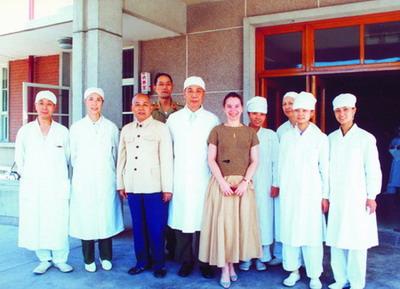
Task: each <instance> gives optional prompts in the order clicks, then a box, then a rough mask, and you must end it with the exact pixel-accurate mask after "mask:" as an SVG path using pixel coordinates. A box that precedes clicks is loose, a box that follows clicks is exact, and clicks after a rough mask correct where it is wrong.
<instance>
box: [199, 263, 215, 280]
mask: <svg viewBox="0 0 400 289" xmlns="http://www.w3.org/2000/svg"><path fill="white" fill-rule="evenodd" d="M200 272H201V276H203V277H204V278H206V279H212V278H214V277H215V273H214V270H213V268H212V267H211V266H200Z"/></svg>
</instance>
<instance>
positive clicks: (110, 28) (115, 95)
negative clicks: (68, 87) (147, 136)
mask: <svg viewBox="0 0 400 289" xmlns="http://www.w3.org/2000/svg"><path fill="white" fill-rule="evenodd" d="M122 5H123V0H113V1H109V0H74V13H73V14H74V16H73V49H72V75H73V76H72V95H73V96H72V119H73V121H76V120H79V119H81V118H82V116H84V115H85V109H84V105H83V100H82V98H83V93H84V91H85V89H86V88H88V87H93V86H95V87H100V88H102V89H103V90H104V92H105V103H104V108H103V113H104V115H105V116H106V117H107V118H109V119H110V120H112V121H113V122H114V123H115V124H116V125H117V126H118V127H121V124H122Z"/></svg>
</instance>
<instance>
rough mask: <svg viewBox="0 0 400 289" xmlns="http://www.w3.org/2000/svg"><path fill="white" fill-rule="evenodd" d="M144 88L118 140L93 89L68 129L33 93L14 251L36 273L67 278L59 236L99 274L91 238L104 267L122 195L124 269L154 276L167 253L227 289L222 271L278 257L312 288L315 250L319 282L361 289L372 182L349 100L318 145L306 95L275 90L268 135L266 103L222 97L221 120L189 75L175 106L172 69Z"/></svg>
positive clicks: (43, 96)
mask: <svg viewBox="0 0 400 289" xmlns="http://www.w3.org/2000/svg"><path fill="white" fill-rule="evenodd" d="M154 91H155V93H156V94H157V95H158V102H157V103H155V104H152V102H151V100H150V97H149V96H148V95H146V94H141V93H139V94H136V95H135V96H134V97H133V99H132V112H133V114H134V117H135V118H134V121H133V122H131V123H129V124H127V125H126V126H124V127H123V128H122V131H121V133H120V137H118V129H117V127H116V126H115V125H114V124H113V123H112V122H111V121H109V120H107V119H106V118H105V117H104V116H103V115H102V113H101V111H102V107H103V105H104V102H105V95H104V92H103V91H102V90H101V89H100V88H89V89H87V90H86V91H85V94H84V102H85V105H86V111H87V115H86V117H84V118H83V119H82V120H80V121H78V122H76V123H74V124H73V125H72V126H71V128H70V132H69V133H68V130H67V129H66V128H65V127H63V126H62V125H60V124H58V123H57V122H55V121H53V120H52V115H53V112H54V110H55V106H56V103H57V99H56V97H55V95H54V94H53V93H52V92H50V91H41V92H39V93H38V94H37V95H36V99H35V107H36V111H37V113H38V117H37V119H36V120H35V121H33V122H30V123H28V124H27V125H25V126H23V127H22V128H21V129H20V131H19V132H18V135H17V140H16V162H17V165H18V169H19V172H20V174H21V183H20V227H19V246H21V247H25V248H28V249H30V250H34V251H35V252H36V255H37V257H38V258H39V260H40V263H39V265H38V266H37V267H36V268H35V269H34V271H33V272H34V273H35V274H43V273H45V272H46V271H47V270H48V269H49V268H50V267H51V266H53V265H54V266H55V267H56V268H58V269H59V270H60V271H62V272H70V271H72V270H73V268H72V267H71V266H70V265H69V264H67V258H68V248H69V246H68V235H70V236H72V237H75V238H78V239H81V240H82V251H83V259H84V264H85V269H86V270H87V271H89V272H95V271H96V269H97V268H96V261H95V253H94V251H95V246H94V245H95V241H96V240H98V247H99V255H100V256H99V257H100V264H101V266H102V268H103V269H104V270H111V268H112V262H111V261H112V237H113V236H115V235H116V234H118V233H119V232H121V231H122V230H123V222H122V212H121V202H120V200H121V199H127V200H128V204H129V207H130V212H131V217H132V232H133V238H134V250H135V256H136V264H135V265H134V266H133V267H132V268H130V269H129V271H128V273H129V274H131V275H137V274H140V273H142V272H143V271H146V270H150V269H152V270H153V275H154V276H155V277H157V278H163V277H164V276H165V275H166V273H167V271H166V267H165V262H166V256H169V257H171V258H173V259H174V260H177V261H178V262H180V264H181V266H180V268H179V271H178V275H179V276H181V277H186V276H188V275H190V274H191V273H192V271H193V270H194V267H195V264H198V267H199V270H200V272H201V274H202V276H203V277H205V278H213V277H214V269H213V268H214V267H215V266H216V267H218V268H220V269H221V277H220V280H219V283H220V285H221V286H222V287H224V288H229V287H230V285H231V282H236V281H237V280H238V274H237V272H236V271H235V270H236V268H235V266H234V264H236V263H240V264H239V268H240V269H241V270H244V271H247V270H249V269H250V267H251V265H252V261H253V260H254V261H255V267H256V269H257V270H259V271H263V270H266V264H270V265H277V264H280V263H282V264H283V268H284V269H285V270H286V271H288V272H289V275H288V277H287V278H285V279H284V280H283V284H284V285H286V286H289V287H290V286H294V285H295V284H296V282H297V281H298V280H300V273H299V268H300V267H301V266H303V265H304V266H305V269H306V273H307V276H308V277H309V278H310V284H309V285H310V288H312V289H317V288H322V284H321V282H320V279H319V277H320V275H321V273H322V271H323V266H322V259H323V242H326V245H328V246H330V247H331V267H332V271H333V274H334V278H335V282H334V283H333V284H331V285H329V288H331V289H338V288H344V287H347V286H351V288H352V289H362V288H364V286H365V274H366V261H367V249H368V248H370V247H372V246H376V245H377V244H378V236H377V226H376V216H375V210H376V202H375V197H376V195H377V194H378V193H379V192H380V189H381V178H382V176H381V170H380V164H379V158H378V152H377V148H376V141H375V138H374V137H373V136H372V135H371V134H369V133H368V132H366V131H365V130H363V129H361V128H359V127H358V126H357V125H356V124H355V123H354V116H355V113H356V97H355V96H354V95H352V94H348V93H345V94H340V95H338V96H337V97H336V98H335V99H334V100H333V103H332V104H333V111H334V115H335V117H336V120H337V121H338V123H339V126H340V127H339V129H338V130H336V131H334V132H333V133H331V134H330V135H329V137H328V136H326V135H325V134H324V133H323V132H321V130H320V129H319V128H318V127H317V126H316V125H315V124H313V123H312V122H311V119H312V117H313V114H314V111H315V104H316V98H315V97H314V96H313V95H312V94H311V93H308V92H300V93H296V92H288V93H286V94H285V95H284V97H283V100H282V108H283V112H284V113H285V115H286V116H287V117H288V121H287V122H286V123H284V124H283V125H281V126H280V127H279V129H278V130H277V132H276V133H275V132H274V131H272V130H270V129H266V128H264V125H265V121H266V116H267V113H268V105H267V100H266V98H264V97H258V96H255V97H252V98H251V99H250V100H249V101H248V102H247V103H246V104H244V103H243V99H242V97H241V96H240V95H239V94H237V93H234V92H231V93H228V94H227V95H226V96H225V97H224V99H223V103H222V106H223V111H224V113H225V116H226V120H225V122H223V123H220V121H219V119H218V117H217V116H216V115H214V114H213V113H211V112H210V111H207V110H206V109H204V106H203V103H204V100H205V94H206V85H205V83H204V81H203V79H201V78H200V77H197V76H191V77H188V78H187V79H186V80H185V82H184V85H183V95H184V99H185V105H184V106H181V105H179V104H178V103H176V102H174V101H173V100H172V97H171V94H172V91H173V80H172V78H171V76H170V75H168V74H166V73H160V74H157V75H156V77H155V80H154ZM245 108H246V111H247V113H248V117H249V120H250V122H249V124H248V125H245V124H243V123H242V117H243V115H242V114H243V112H244V110H245ZM69 163H70V164H71V166H72V177H71V182H70V181H69V174H68V164H69ZM70 184H71V185H72V186H71V188H70ZM116 192H118V193H116ZM327 213H328V214H329V215H328V216H329V217H328V223H326V220H325V215H326V214H327ZM166 250H167V253H168V254H167V255H166V252H165V251H166ZM267 262H268V263H267Z"/></svg>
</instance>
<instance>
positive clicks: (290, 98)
mask: <svg viewBox="0 0 400 289" xmlns="http://www.w3.org/2000/svg"><path fill="white" fill-rule="evenodd" d="M297 94H298V93H297V92H294V91H289V92H286V93H285V95H284V96H283V98H282V111H283V113H284V114H285V115H286V117H287V118H288V120H287V121H286V122H284V123H283V124H282V125H281V126H279V127H278V129H277V130H276V134H277V136H278V139H281V138H282V135H283V134H284V133H286V132H287V131H288V130H290V129H292V128H294V127H295V125H296V120H295V118H294V113H293V103H294V100H295V99H296V96H297ZM279 208H280V201H279V196H276V197H275V198H274V240H275V243H274V247H273V248H274V249H273V253H272V254H273V259H272V260H271V261H269V262H268V265H271V266H275V265H280V264H282V242H281V233H280V232H281V225H280V217H279V215H280V210H279Z"/></svg>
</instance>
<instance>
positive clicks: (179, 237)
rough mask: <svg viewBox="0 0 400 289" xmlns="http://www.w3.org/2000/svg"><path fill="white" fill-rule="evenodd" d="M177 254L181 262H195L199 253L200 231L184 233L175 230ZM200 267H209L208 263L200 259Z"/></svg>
mask: <svg viewBox="0 0 400 289" xmlns="http://www.w3.org/2000/svg"><path fill="white" fill-rule="evenodd" d="M175 236H176V256H177V259H178V261H179V262H181V263H188V264H194V263H195V262H196V261H197V260H198V258H197V256H198V255H199V243H200V232H195V233H184V232H182V231H179V230H175ZM198 263H199V266H200V267H208V266H209V265H208V264H207V263H203V262H201V261H198Z"/></svg>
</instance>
